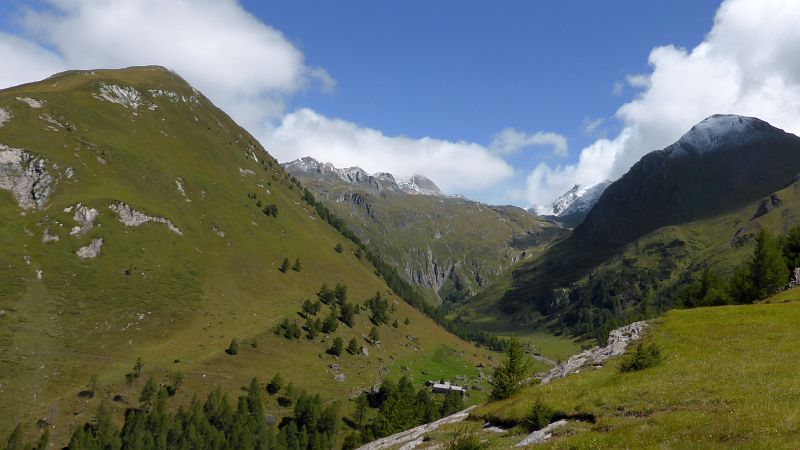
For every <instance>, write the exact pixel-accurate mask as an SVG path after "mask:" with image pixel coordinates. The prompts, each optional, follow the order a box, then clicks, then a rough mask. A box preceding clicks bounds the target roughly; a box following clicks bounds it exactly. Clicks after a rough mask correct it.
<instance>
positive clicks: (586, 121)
mask: <svg viewBox="0 0 800 450" xmlns="http://www.w3.org/2000/svg"><path fill="white" fill-rule="evenodd" d="M605 122H606V120H605V119H603V118H602V117H598V118H596V119H595V118H592V117H584V118H583V126H582V127H581V131H583V134H585V135H587V136H593V135H594V134H595V133H596V132H597V131H598V129H599V128H600V127H601V126H602V125H603V124H604V123H605Z"/></svg>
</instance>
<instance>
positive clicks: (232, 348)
mask: <svg viewBox="0 0 800 450" xmlns="http://www.w3.org/2000/svg"><path fill="white" fill-rule="evenodd" d="M225 353H227V354H229V355H236V354H237V353H239V342H238V341H237V340H236V339H233V340H232V341H231V343H230V345H228V349H227V350H225Z"/></svg>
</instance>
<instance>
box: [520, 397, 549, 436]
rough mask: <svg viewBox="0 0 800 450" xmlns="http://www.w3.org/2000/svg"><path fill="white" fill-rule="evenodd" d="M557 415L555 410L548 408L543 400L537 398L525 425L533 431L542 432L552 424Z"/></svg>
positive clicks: (526, 417) (526, 416)
mask: <svg viewBox="0 0 800 450" xmlns="http://www.w3.org/2000/svg"><path fill="white" fill-rule="evenodd" d="M555 415H556V412H555V410H553V409H552V408H550V407H549V406H547V405H546V404H545V403H544V402H543V401H542V399H539V398H537V399H536V402H534V404H533V406H532V407H531V409H530V411H528V414H526V415H525V421H524V423H525V425H526V426H527V427H528V429H530V430H531V431H536V430H541V429H542V428H544V427H546V426H547V425H549V424H550V422H552V420H553V417H554V416H555Z"/></svg>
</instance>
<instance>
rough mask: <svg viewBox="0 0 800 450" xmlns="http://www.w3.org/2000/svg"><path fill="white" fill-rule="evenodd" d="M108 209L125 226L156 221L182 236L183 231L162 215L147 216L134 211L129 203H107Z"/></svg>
mask: <svg viewBox="0 0 800 450" xmlns="http://www.w3.org/2000/svg"><path fill="white" fill-rule="evenodd" d="M108 209H110V210H111V211H114V212H115V213H116V214H117V217H118V218H119V221H120V222H122V223H123V224H124V225H125V226H128V227H138V226H140V225H144V224H146V223H147V222H157V223H162V224H164V225H166V226H167V228H169V229H170V231H172V232H173V233H175V234H177V235H179V236H182V235H183V232H181V230H180V229H178V227H176V226H175V225H173V224H172V222H170V221H169V220H168V219H165V218H163V217H155V216H148V215H147V214H145V213H143V212H139V211H136V210H135V209H133V208H131V207H130V205H128V204H125V203H112V204H110V205H108Z"/></svg>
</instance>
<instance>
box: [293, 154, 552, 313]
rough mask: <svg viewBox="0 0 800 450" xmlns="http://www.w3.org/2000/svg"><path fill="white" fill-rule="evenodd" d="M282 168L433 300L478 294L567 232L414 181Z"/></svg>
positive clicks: (304, 163) (323, 168)
mask: <svg viewBox="0 0 800 450" xmlns="http://www.w3.org/2000/svg"><path fill="white" fill-rule="evenodd" d="M284 167H285V168H286V170H287V172H289V173H290V174H292V175H293V176H295V177H297V178H298V179H299V180H300V181H301V182H302V184H303V185H304V186H305V187H307V188H308V189H310V190H311V191H312V192H313V193H314V195H315V196H316V197H317V199H318V200H321V201H322V202H323V203H324V204H325V205H326V206H327V207H328V208H330V209H332V210H333V211H334V212H336V214H337V215H338V216H339V217H341V218H342V219H343V220H345V221H346V222H347V224H348V226H349V227H350V228H351V229H352V230H353V231H354V232H355V233H356V234H357V235H358V236H359V238H360V239H361V240H362V241H364V242H365V243H367V244H368V245H369V246H371V247H372V248H373V249H375V250H376V251H378V252H379V253H380V254H381V256H382V257H383V259H384V260H386V261H387V262H388V263H390V264H392V265H393V266H394V267H395V268H396V269H397V271H398V273H400V274H401V275H402V276H403V277H404V278H405V279H406V280H407V281H409V282H411V283H413V284H416V285H417V286H420V287H421V288H422V289H423V291H424V292H426V293H428V294H429V296H430V298H431V299H432V300H433V301H435V302H439V301H459V300H461V299H464V298H466V297H469V296H471V295H473V294H475V293H477V292H478V291H479V290H480V289H482V288H484V287H486V286H488V285H489V284H491V283H492V282H493V281H494V280H496V279H497V277H498V276H500V275H501V274H503V273H504V272H505V271H506V270H508V268H509V267H510V266H511V265H513V264H515V263H517V262H519V261H521V260H523V259H525V258H526V257H528V256H529V255H530V254H531V249H533V248H536V247H539V246H543V245H546V244H547V243H549V242H550V241H551V240H552V239H555V238H557V237H559V236H561V235H562V234H563V233H564V232H565V231H564V230H563V229H562V228H559V227H558V226H556V225H554V224H552V223H550V222H547V221H545V220H541V219H539V218H537V217H535V216H533V215H531V214H529V213H527V212H526V211H524V210H522V209H520V208H516V207H510V206H489V205H484V204H481V203H478V202H473V201H470V200H466V199H463V198H459V197H451V196H445V195H443V194H442V193H441V191H440V190H439V188H438V187H437V186H436V184H435V183H433V182H432V181H431V180H429V179H427V178H425V177H423V176H419V175H417V176H414V177H411V178H409V179H406V180H400V181H398V180H397V179H396V178H395V177H394V176H393V175H392V174H389V173H385V172H379V173H376V174H373V175H369V174H367V173H366V172H364V171H363V170H361V169H359V168H357V167H353V168H349V169H337V168H335V167H333V166H332V165H330V164H324V163H320V162H318V161H316V160H314V159H313V158H301V159H299V160H296V161H292V162H290V163H286V164H284Z"/></svg>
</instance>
